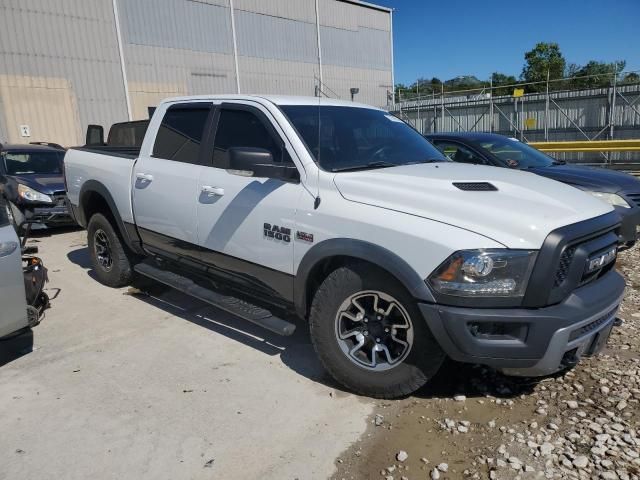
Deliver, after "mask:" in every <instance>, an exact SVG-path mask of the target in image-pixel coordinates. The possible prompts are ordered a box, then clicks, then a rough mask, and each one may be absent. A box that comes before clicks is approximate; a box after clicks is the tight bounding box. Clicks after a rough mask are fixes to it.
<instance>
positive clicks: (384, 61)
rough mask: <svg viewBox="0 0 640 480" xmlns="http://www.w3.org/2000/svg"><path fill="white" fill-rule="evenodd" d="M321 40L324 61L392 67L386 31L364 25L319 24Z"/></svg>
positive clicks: (375, 68) (326, 62)
mask: <svg viewBox="0 0 640 480" xmlns="http://www.w3.org/2000/svg"><path fill="white" fill-rule="evenodd" d="M320 41H321V43H322V63H323V64H327V65H342V66H346V67H355V68H368V69H371V70H391V44H390V43H389V32H385V31H382V30H375V29H371V28H366V27H360V28H359V29H358V30H355V31H352V30H344V29H340V28H334V27H327V26H321V27H320Z"/></svg>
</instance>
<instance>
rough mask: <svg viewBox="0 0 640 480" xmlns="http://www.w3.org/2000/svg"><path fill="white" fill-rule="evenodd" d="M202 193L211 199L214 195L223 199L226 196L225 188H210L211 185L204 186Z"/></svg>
mask: <svg viewBox="0 0 640 480" xmlns="http://www.w3.org/2000/svg"><path fill="white" fill-rule="evenodd" d="M201 191H202V193H206V194H207V195H209V196H210V197H212V196H214V195H216V196H218V197H221V196H223V195H224V188H221V187H210V186H209V185H204V186H203V187H202V189H201Z"/></svg>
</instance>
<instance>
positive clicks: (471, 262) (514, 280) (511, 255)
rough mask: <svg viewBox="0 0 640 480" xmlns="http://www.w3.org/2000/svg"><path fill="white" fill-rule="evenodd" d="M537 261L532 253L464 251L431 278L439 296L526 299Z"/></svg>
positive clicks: (524, 251) (438, 269) (534, 253)
mask: <svg viewBox="0 0 640 480" xmlns="http://www.w3.org/2000/svg"><path fill="white" fill-rule="evenodd" d="M535 259H536V252H535V251H531V250H507V249H504V250H461V251H459V252H455V253H454V254H453V255H451V256H450V257H449V258H448V259H447V260H446V261H445V262H444V263H443V264H442V265H440V267H438V268H437V269H436V271H435V272H434V273H433V274H432V275H431V276H430V277H429V279H428V282H429V284H430V285H431V286H432V287H433V288H434V289H435V290H436V291H437V292H439V293H441V294H444V295H453V296H459V297H519V296H523V295H524V292H525V290H526V288H527V283H528V282H529V276H530V275H531V270H532V269H533V265H534V262H535Z"/></svg>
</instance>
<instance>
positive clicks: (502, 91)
mask: <svg viewBox="0 0 640 480" xmlns="http://www.w3.org/2000/svg"><path fill="white" fill-rule="evenodd" d="M517 82H518V80H516V77H514V76H513V75H506V74H504V73H500V72H493V73H492V74H491V83H492V84H493V92H492V94H493V95H494V96H495V95H511V93H513V88H514V87H513V86H511V87H506V88H504V87H503V88H500V87H501V86H502V85H515V84H517Z"/></svg>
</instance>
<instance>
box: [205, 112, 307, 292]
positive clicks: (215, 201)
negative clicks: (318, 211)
mask: <svg viewBox="0 0 640 480" xmlns="http://www.w3.org/2000/svg"><path fill="white" fill-rule="evenodd" d="M267 115H268V112H267V111H265V110H262V109H261V108H258V107H253V106H251V107H250V106H246V105H236V104H233V105H227V104H223V105H222V106H221V107H220V109H219V112H218V114H217V118H216V120H217V129H216V134H215V141H214V153H213V159H212V162H211V164H210V165H209V166H205V167H203V169H202V172H201V174H200V181H199V191H200V197H199V201H198V225H199V228H198V238H199V240H198V241H199V244H200V246H201V247H202V249H203V250H202V258H203V260H204V261H205V262H206V263H207V264H210V265H213V266H215V267H216V268H219V269H221V270H223V271H224V272H226V273H231V274H233V275H234V276H236V277H237V278H238V279H240V280H243V281H246V282H250V283H251V284H252V285H253V286H255V287H257V288H259V289H262V290H265V291H266V292H268V293H274V294H276V295H278V296H280V297H284V298H285V299H287V300H290V299H291V298H290V297H291V296H292V291H293V238H294V235H295V213H296V206H297V204H298V201H299V199H300V196H301V195H302V192H303V187H302V185H301V183H300V180H299V176H298V175H295V177H296V178H293V179H292V180H281V179H278V178H257V177H253V176H251V177H248V176H243V175H242V174H241V173H242V172H236V171H233V170H229V158H228V150H229V148H232V147H254V148H263V149H266V150H269V151H270V152H271V153H272V155H273V158H274V159H276V161H279V162H282V164H283V165H289V166H291V167H292V168H293V169H295V165H294V163H293V161H292V160H291V156H290V154H289V151H288V149H290V146H287V145H286V143H285V142H284V140H283V139H282V137H281V136H280V135H279V134H278V133H277V132H276V130H275V129H274V128H273V126H272V124H271V123H270V121H269V120H268V118H267ZM216 120H214V123H216ZM294 172H295V173H296V174H297V170H294Z"/></svg>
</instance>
